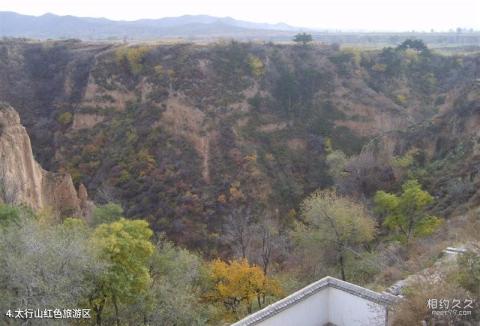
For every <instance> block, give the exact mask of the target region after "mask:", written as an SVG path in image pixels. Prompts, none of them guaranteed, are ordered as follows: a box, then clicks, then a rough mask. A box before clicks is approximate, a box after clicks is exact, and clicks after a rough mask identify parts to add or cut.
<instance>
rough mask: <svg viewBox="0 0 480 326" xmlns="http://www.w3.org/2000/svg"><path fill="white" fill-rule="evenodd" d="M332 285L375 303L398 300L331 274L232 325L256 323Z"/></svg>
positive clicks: (240, 325) (246, 325)
mask: <svg viewBox="0 0 480 326" xmlns="http://www.w3.org/2000/svg"><path fill="white" fill-rule="evenodd" d="M327 287H331V288H335V289H338V290H341V291H344V292H347V293H350V294H353V295H356V296H358V297H361V298H364V299H367V300H369V301H372V302H374V303H377V304H380V305H383V306H389V305H391V304H392V303H393V302H395V301H396V300H398V298H397V297H395V296H394V295H391V294H389V293H385V292H383V293H377V292H374V291H372V290H369V289H366V288H364V287H361V286H358V285H355V284H352V283H349V282H345V281H341V280H339V279H336V278H334V277H331V276H327V277H324V278H322V279H320V280H318V281H316V282H314V283H312V284H310V285H307V286H306V287H304V288H303V289H300V290H298V291H297V292H295V293H293V294H291V295H289V296H287V297H286V298H284V299H282V300H279V301H277V302H275V303H273V304H271V305H269V306H267V307H265V308H264V309H262V310H260V311H257V312H256V313H253V314H251V315H249V316H247V317H245V318H244V319H242V320H240V321H238V322H236V323H234V324H232V326H248V325H256V324H258V323H260V322H261V321H263V320H265V319H268V318H270V317H272V316H274V315H276V314H278V313H280V312H282V311H283V310H285V309H287V308H288V307H290V306H293V305H295V304H297V303H298V302H300V301H302V300H305V299H307V298H308V297H310V296H312V295H313V294H315V293H317V292H319V291H321V290H322V289H324V288H327Z"/></svg>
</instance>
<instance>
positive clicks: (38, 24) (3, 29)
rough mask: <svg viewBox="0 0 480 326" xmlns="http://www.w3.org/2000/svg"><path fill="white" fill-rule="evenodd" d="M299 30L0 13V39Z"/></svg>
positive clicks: (222, 21) (195, 19) (198, 18)
mask: <svg viewBox="0 0 480 326" xmlns="http://www.w3.org/2000/svg"><path fill="white" fill-rule="evenodd" d="M299 30H301V28H297V27H292V26H289V25H287V24H284V23H279V24H267V23H253V22H247V21H241V20H236V19H234V18H231V17H213V16H208V15H185V16H180V17H165V18H160V19H141V20H136V21H115V20H109V19H106V18H89V17H76V16H58V15H54V14H45V15H42V16H38V17H37V16H28V15H21V14H18V13H15V12H6V11H0V37H27V38H37V39H47V38H79V39H114V38H118V39H122V38H124V37H127V38H131V39H144V40H145V39H154V38H168V37H183V38H201V37H239V38H242V37H244V38H255V37H259V38H265V37H269V36H270V37H275V36H286V35H290V34H292V33H294V32H296V31H299Z"/></svg>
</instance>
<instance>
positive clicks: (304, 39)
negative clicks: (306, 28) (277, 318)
mask: <svg viewBox="0 0 480 326" xmlns="http://www.w3.org/2000/svg"><path fill="white" fill-rule="evenodd" d="M293 41H294V42H295V43H298V44H300V43H301V44H302V45H303V46H306V45H307V44H308V43H310V42H312V41H313V37H312V34H307V33H298V34H297V35H295V36H294V38H293Z"/></svg>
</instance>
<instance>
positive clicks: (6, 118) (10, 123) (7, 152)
mask: <svg viewBox="0 0 480 326" xmlns="http://www.w3.org/2000/svg"><path fill="white" fill-rule="evenodd" d="M0 200H1V201H2V202H6V203H11V204H24V205H27V206H29V207H31V208H32V209H34V210H42V209H52V210H53V211H54V212H56V213H58V214H59V215H61V216H68V215H79V214H81V207H80V204H81V201H80V199H79V197H78V195H77V191H76V190H75V187H74V185H73V182H72V178H71V176H70V175H69V174H67V173H52V172H48V171H46V170H44V169H42V167H41V166H40V164H39V163H38V162H37V161H36V160H35V158H34V156H33V152H32V146H31V143H30V138H29V136H28V134H27V131H26V130H25V127H23V126H22V125H21V123H20V117H19V115H18V113H17V112H16V111H15V110H14V109H13V108H12V107H11V106H9V105H7V104H5V103H0ZM85 200H86V198H85V199H84V201H85Z"/></svg>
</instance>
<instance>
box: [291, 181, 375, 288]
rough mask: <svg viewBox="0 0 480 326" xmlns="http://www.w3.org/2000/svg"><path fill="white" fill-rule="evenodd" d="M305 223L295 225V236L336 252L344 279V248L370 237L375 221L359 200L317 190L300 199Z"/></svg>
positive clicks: (316, 247) (326, 251)
mask: <svg viewBox="0 0 480 326" xmlns="http://www.w3.org/2000/svg"><path fill="white" fill-rule="evenodd" d="M301 207H302V216H303V219H304V222H305V223H304V224H299V225H297V228H296V232H295V233H296V237H297V239H299V241H300V244H301V245H306V246H308V247H311V248H314V250H313V251H314V252H315V251H317V252H319V251H321V252H322V251H323V252H322V254H324V255H328V254H331V253H332V252H334V253H335V256H336V261H337V263H338V265H339V267H340V273H341V277H342V279H343V280H345V279H346V272H345V266H346V263H345V259H346V257H347V252H352V251H353V252H356V250H355V248H356V247H359V246H360V245H362V244H365V243H367V242H369V241H371V240H373V238H374V236H375V221H374V220H373V219H372V218H371V217H370V216H369V215H368V213H367V210H366V208H365V207H364V206H363V204H361V203H360V202H357V201H354V200H352V199H350V198H348V197H345V196H341V195H339V194H338V193H336V192H335V191H333V190H323V191H316V192H314V193H313V194H311V195H310V196H309V197H308V198H307V199H305V200H304V201H303V203H302V206H301Z"/></svg>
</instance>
